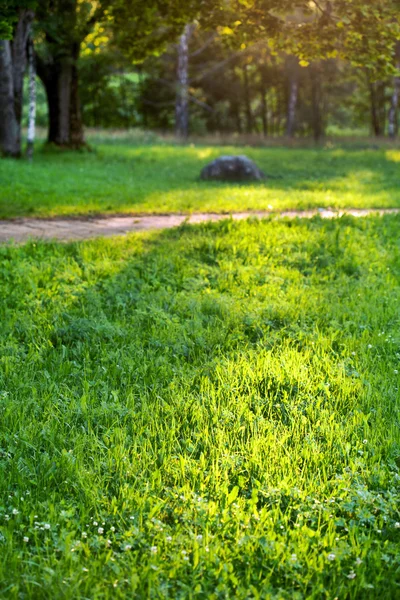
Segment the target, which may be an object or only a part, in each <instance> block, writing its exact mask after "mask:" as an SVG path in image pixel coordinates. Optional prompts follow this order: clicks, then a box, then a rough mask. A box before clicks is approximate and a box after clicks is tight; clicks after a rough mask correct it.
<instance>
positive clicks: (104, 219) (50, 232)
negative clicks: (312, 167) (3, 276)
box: [0, 208, 400, 243]
mask: <svg viewBox="0 0 400 600" xmlns="http://www.w3.org/2000/svg"><path fill="white" fill-rule="evenodd" d="M398 213H400V209H399V208H386V209H364V210H361V209H347V210H340V211H333V210H325V209H318V210H307V211H295V210H291V211H285V212H279V213H271V212H241V213H233V214H230V215H226V214H222V215H221V214H215V213H197V214H192V215H179V214H171V215H147V216H137V217H135V216H123V215H120V216H109V217H108V216H99V217H90V218H88V217H80V218H54V219H33V218H32V219H31V218H29V219H28V218H24V219H14V220H7V221H0V243H4V242H9V241H15V242H25V241H27V240H29V239H47V240H49V239H53V240H54V239H56V240H62V241H69V240H84V239H88V238H94V237H100V236H111V235H124V234H126V233H130V232H133V231H150V230H152V229H169V228H171V227H177V226H178V225H181V224H182V223H184V222H187V223H203V222H204V221H220V220H221V219H227V218H232V219H235V220H241V219H247V218H248V217H258V218H264V217H268V216H272V217H273V218H282V217H287V218H291V219H295V218H302V219H310V218H311V217H314V216H315V215H319V216H320V217H322V218H323V219H333V218H335V217H341V216H342V215H345V214H346V215H352V216H354V217H365V216H368V215H371V214H372V215H385V214H398Z"/></svg>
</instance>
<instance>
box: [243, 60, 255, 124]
mask: <svg viewBox="0 0 400 600" xmlns="http://www.w3.org/2000/svg"><path fill="white" fill-rule="evenodd" d="M243 76H244V106H245V115H246V133H252V132H253V114H252V112H251V100H250V83H249V74H248V67H247V64H245V65H244V66H243Z"/></svg>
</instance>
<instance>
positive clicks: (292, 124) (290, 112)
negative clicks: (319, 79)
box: [286, 57, 299, 137]
mask: <svg viewBox="0 0 400 600" xmlns="http://www.w3.org/2000/svg"><path fill="white" fill-rule="evenodd" d="M297 69H298V62H297V58H295V57H289V60H288V71H289V98H288V107H287V117H286V135H287V136H288V137H293V136H294V132H295V129H296V108H297V99H298V91H299V84H298V73H297Z"/></svg>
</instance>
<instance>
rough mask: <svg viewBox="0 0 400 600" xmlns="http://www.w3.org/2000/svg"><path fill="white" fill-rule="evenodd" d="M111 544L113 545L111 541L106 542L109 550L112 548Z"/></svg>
mask: <svg viewBox="0 0 400 600" xmlns="http://www.w3.org/2000/svg"><path fill="white" fill-rule="evenodd" d="M111 544H112V541H111V540H107V541H106V545H107V548H109V547H110V546H111Z"/></svg>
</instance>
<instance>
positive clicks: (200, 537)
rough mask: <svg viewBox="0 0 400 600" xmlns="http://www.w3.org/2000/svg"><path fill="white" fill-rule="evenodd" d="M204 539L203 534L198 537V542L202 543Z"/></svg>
mask: <svg viewBox="0 0 400 600" xmlns="http://www.w3.org/2000/svg"><path fill="white" fill-rule="evenodd" d="M202 539H203V536H202V535H201V534H199V535H196V540H197V541H198V542H201V541H202Z"/></svg>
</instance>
